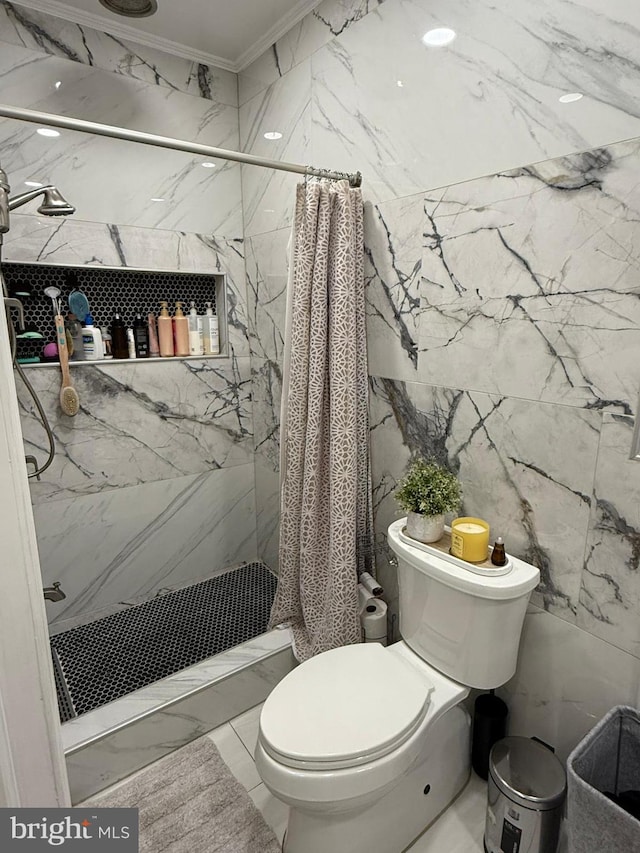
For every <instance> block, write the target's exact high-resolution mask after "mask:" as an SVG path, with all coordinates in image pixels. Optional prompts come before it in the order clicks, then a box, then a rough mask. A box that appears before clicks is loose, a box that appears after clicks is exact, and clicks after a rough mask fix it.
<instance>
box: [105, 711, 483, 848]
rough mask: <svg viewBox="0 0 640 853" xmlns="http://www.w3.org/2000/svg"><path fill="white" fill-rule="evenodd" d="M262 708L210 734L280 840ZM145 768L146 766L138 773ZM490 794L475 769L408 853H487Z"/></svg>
mask: <svg viewBox="0 0 640 853" xmlns="http://www.w3.org/2000/svg"><path fill="white" fill-rule="evenodd" d="M261 707H262V706H261V705H256V707H255V708H251V709H250V710H249V711H246V712H245V713H244V714H240V716H238V717H235V718H234V719H232V720H231V721H230V722H228V723H225V724H224V725H222V726H219V727H218V728H216V729H213V731H211V732H209V733H208V735H207V736H208V737H210V738H211V740H212V741H213V742H214V744H215V745H216V746H217V747H218V750H219V752H220V755H221V756H222V758H223V759H224V761H225V762H226V764H227V766H228V767H229V769H230V770H231V772H232V773H233V774H234V776H235V777H236V778H237V779H238V781H239V782H240V783H241V784H242V785H244V787H245V788H246V789H247V791H248V792H249V795H250V797H251V799H252V800H253V802H254V803H255V804H256V806H257V807H258V808H259V809H260V811H261V812H262V814H263V816H264V819H265V820H266V822H267V823H268V824H269V826H271V828H272V829H273V831H274V832H275V834H276V836H277V837H278V839H280V840H282V838H283V837H284V832H285V829H286V826H287V808H286V806H284V805H283V804H282V803H281V802H279V800H277V799H275V797H273V796H272V795H271V794H270V793H269V791H268V790H267V789H266V787H265V786H264V784H263V783H262V782H261V781H260V776H259V774H258V771H257V770H256V766H255V763H254V760H253V753H254V750H255V746H256V741H257V738H258V718H259V715H260V709H261ZM142 772H143V770H139V771H138V773H142ZM134 775H137V774H134ZM131 778H132V777H131V776H129V777H127V778H126V779H123V780H121V781H120V782H117V783H116V784H115V785H113V786H111V787H110V788H107V789H106V791H103V792H101V793H102V794H106V793H107V792H110V791H113V790H115V789H116V788H118V787H120V786H121V785H122V784H123V783H124V782H126V781H128V779H131ZM486 796H487V785H486V782H483V781H482V779H480V778H479V777H478V776H476V775H475V774H473V773H472V775H471V778H470V780H469V782H468V784H467V786H466V787H465V788H464V790H463V791H462V793H461V794H460V796H459V797H458V799H457V800H456V801H455V802H454V803H453V805H452V806H450V807H449V808H448V809H447V810H446V811H445V812H444V814H442V815H441V816H440V818H439V819H438V820H437V821H436V822H435V823H434V824H432V826H431V827H430V828H429V829H428V830H427V831H426V832H425V833H423V834H422V835H421V836H420V837H419V838H418V839H417V840H416V841H415V842H414V843H413V844H412V845H411V847H409V848H408V850H407V851H406V853H444V851H446V853H483V845H482V836H483V832H484V818H485V808H486Z"/></svg>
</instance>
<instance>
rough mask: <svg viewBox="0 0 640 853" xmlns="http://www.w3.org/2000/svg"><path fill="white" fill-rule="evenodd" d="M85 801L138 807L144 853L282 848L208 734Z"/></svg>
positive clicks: (251, 852)
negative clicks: (115, 786)
mask: <svg viewBox="0 0 640 853" xmlns="http://www.w3.org/2000/svg"><path fill="white" fill-rule="evenodd" d="M82 805H83V807H85V806H88V805H92V806H96V807H98V808H113V807H120V808H123V807H129V808H131V807H137V808H139V810H140V853H280V850H281V847H280V844H279V843H278V840H277V839H276V837H275V835H274V834H273V832H272V830H271V829H270V827H269V826H267V824H266V823H265V820H264V818H263V817H262V815H261V814H260V812H259V811H258V809H257V808H256V807H255V805H254V804H253V802H252V801H251V798H250V797H249V794H248V793H247V792H246V791H245V789H244V788H243V787H242V785H241V784H240V782H238V780H237V779H236V778H235V776H233V774H232V773H231V771H230V770H229V768H228V767H227V765H226V764H225V763H224V761H223V760H222V758H221V757H220V753H219V752H218V750H217V749H216V747H215V746H214V744H213V743H212V741H210V740H209V738H207V737H202V738H199V739H198V740H195V741H192V742H191V743H189V744H187V745H186V746H183V747H182V748H181V749H178V750H176V751H175V752H172V753H171V754H170V755H167V756H165V758H162V759H160V760H159V761H156V762H155V764H153V765H151V766H150V767H149V768H148V769H147V770H143V771H142V772H141V773H140V774H139V775H138V776H136V777H135V778H133V779H131V780H129V781H128V782H125V783H124V784H123V785H122V786H121V787H120V788H118V789H117V790H115V791H112V792H111V793H108V794H105V795H103V796H99V795H97V796H95V797H92V798H91V799H90V800H87V801H85V802H84V803H83V804H82Z"/></svg>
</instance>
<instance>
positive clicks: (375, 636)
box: [360, 598, 387, 646]
mask: <svg viewBox="0 0 640 853" xmlns="http://www.w3.org/2000/svg"><path fill="white" fill-rule="evenodd" d="M360 623H361V625H362V631H363V633H364V641H365V643H382V645H383V646H386V645H387V605H386V604H385V602H384V601H382V600H381V599H380V598H372V599H370V600H369V601H368V602H367V604H366V606H365V608H364V610H363V611H362V614H361V615H360Z"/></svg>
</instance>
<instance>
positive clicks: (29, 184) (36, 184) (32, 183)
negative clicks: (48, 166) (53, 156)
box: [24, 181, 44, 187]
mask: <svg viewBox="0 0 640 853" xmlns="http://www.w3.org/2000/svg"><path fill="white" fill-rule="evenodd" d="M24 185H25V187H43V186H44V184H41V183H40V181H25V182H24Z"/></svg>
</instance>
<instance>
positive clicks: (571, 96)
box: [558, 92, 584, 104]
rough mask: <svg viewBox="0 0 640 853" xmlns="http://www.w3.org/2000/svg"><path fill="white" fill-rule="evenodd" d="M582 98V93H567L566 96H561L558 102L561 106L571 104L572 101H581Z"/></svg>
mask: <svg viewBox="0 0 640 853" xmlns="http://www.w3.org/2000/svg"><path fill="white" fill-rule="evenodd" d="M582 97H584V96H583V95H581V94H580V92H567V94H566V95H560V97H559V98H558V100H559V101H560V103H561V104H570V103H571V102H572V101H579V100H580V98H582Z"/></svg>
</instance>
